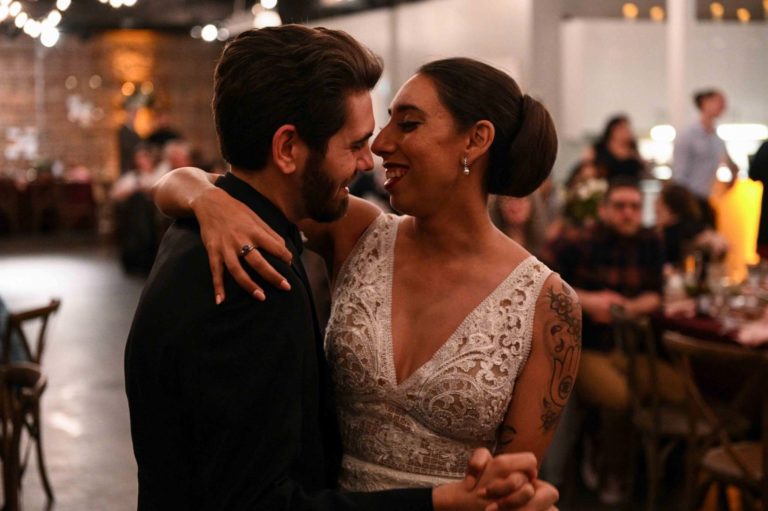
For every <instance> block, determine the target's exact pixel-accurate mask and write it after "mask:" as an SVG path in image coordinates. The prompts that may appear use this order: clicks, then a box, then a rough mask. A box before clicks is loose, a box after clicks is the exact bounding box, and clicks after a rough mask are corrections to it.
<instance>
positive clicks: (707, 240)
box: [656, 182, 727, 266]
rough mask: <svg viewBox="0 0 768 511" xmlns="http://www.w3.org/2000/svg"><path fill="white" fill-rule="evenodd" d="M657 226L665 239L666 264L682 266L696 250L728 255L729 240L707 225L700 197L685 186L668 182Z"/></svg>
mask: <svg viewBox="0 0 768 511" xmlns="http://www.w3.org/2000/svg"><path fill="white" fill-rule="evenodd" d="M656 226H657V228H658V229H659V230H660V232H661V234H662V236H663V239H664V255H665V259H664V261H665V263H668V264H671V265H673V266H680V265H682V263H683V260H684V259H685V257H686V256H687V255H689V254H691V253H693V252H694V251H696V250H706V251H707V252H709V253H710V255H712V256H714V258H719V257H720V256H722V255H724V253H725V250H726V249H727V243H726V241H725V240H724V239H723V238H722V237H721V236H720V235H719V234H717V233H716V232H715V231H713V230H712V229H711V228H709V227H708V226H707V224H706V223H705V222H704V218H703V215H702V212H701V208H700V203H699V201H698V199H697V198H696V196H695V195H694V194H693V193H692V192H691V191H690V190H688V188H686V187H685V186H683V185H680V184H677V183H673V182H671V183H667V184H666V185H665V186H664V188H663V189H662V190H661V195H659V199H658V200H657V201H656Z"/></svg>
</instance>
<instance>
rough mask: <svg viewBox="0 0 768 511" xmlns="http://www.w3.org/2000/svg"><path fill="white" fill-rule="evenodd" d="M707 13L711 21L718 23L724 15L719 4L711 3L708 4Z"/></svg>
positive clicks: (723, 8)
mask: <svg viewBox="0 0 768 511" xmlns="http://www.w3.org/2000/svg"><path fill="white" fill-rule="evenodd" d="M709 12H710V13H711V14H712V19H714V20H715V21H720V20H722V19H723V15H724V14H725V7H723V4H721V3H720V2H712V3H711V4H709Z"/></svg>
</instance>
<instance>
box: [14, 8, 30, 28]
mask: <svg viewBox="0 0 768 511" xmlns="http://www.w3.org/2000/svg"><path fill="white" fill-rule="evenodd" d="M28 19H29V15H27V13H26V12H24V11H21V12H20V13H19V14H17V15H16V21H15V22H14V23H15V25H16V28H21V27H23V26H24V24H25V23H26V22H27V20H28Z"/></svg>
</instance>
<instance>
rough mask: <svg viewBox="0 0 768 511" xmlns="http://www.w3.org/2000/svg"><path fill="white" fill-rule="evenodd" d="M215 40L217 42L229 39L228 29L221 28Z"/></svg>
mask: <svg viewBox="0 0 768 511" xmlns="http://www.w3.org/2000/svg"><path fill="white" fill-rule="evenodd" d="M216 39H218V40H219V41H226V40H227V39H229V29H228V28H226V27H221V28H220V29H219V32H218V33H217V34H216Z"/></svg>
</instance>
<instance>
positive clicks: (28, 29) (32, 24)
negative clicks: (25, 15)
mask: <svg viewBox="0 0 768 511" xmlns="http://www.w3.org/2000/svg"><path fill="white" fill-rule="evenodd" d="M40 31H41V26H40V22H38V21H35V20H33V19H28V20H27V22H26V23H24V33H25V34H27V35H28V36H29V37H31V38H32V39H37V38H38V37H39V36H40Z"/></svg>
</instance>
